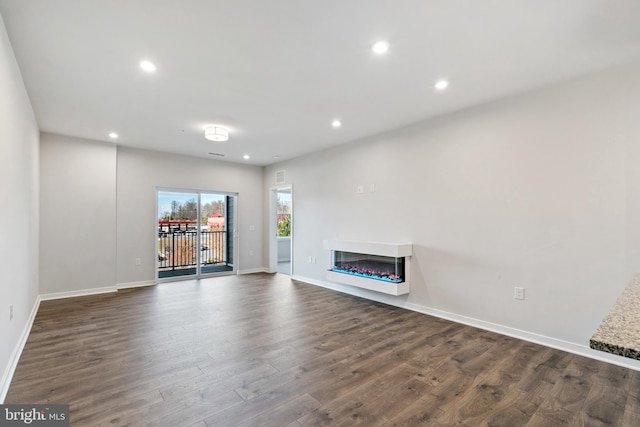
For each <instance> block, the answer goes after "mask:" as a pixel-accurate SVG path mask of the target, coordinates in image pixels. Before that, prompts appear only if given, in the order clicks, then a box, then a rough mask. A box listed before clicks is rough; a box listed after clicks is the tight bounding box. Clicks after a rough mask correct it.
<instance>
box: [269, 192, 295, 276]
mask: <svg viewBox="0 0 640 427" xmlns="http://www.w3.org/2000/svg"><path fill="white" fill-rule="evenodd" d="M269 205H270V209H269V210H270V213H269V221H270V227H269V229H270V233H269V234H270V241H269V248H270V249H269V270H270V271H271V272H278V273H281V274H287V275H291V274H292V272H293V266H292V264H293V263H292V261H293V257H292V254H293V240H292V238H293V233H292V231H293V189H292V187H277V188H273V189H271V197H270V203H269Z"/></svg>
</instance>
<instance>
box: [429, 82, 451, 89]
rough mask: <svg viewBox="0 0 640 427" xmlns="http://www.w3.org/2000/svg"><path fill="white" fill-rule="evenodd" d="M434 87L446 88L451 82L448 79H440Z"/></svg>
mask: <svg viewBox="0 0 640 427" xmlns="http://www.w3.org/2000/svg"><path fill="white" fill-rule="evenodd" d="M433 87H434V88H436V90H445V89H446V88H448V87H449V82H448V81H447V80H438V81H437V82H436V84H434V85H433Z"/></svg>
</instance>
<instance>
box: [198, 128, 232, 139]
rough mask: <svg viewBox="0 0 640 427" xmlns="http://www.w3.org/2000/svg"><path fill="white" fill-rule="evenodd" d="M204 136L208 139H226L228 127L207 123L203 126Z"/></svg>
mask: <svg viewBox="0 0 640 427" xmlns="http://www.w3.org/2000/svg"><path fill="white" fill-rule="evenodd" d="M204 137H205V138H207V139H208V140H209V141H217V142H224V141H228V140H229V129H228V128H226V127H224V126H220V125H208V126H205V127H204Z"/></svg>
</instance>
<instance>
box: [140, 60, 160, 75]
mask: <svg viewBox="0 0 640 427" xmlns="http://www.w3.org/2000/svg"><path fill="white" fill-rule="evenodd" d="M140 68H142V69H143V70H144V71H146V72H147V73H153V72H154V71H156V70H157V69H158V67H156V64H154V63H153V62H151V61H140Z"/></svg>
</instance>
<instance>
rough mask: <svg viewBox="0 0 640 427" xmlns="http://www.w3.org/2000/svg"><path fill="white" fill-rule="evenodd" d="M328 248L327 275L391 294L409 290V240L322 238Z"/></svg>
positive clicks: (329, 277) (348, 283)
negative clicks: (328, 264) (329, 264)
mask: <svg viewBox="0 0 640 427" xmlns="http://www.w3.org/2000/svg"><path fill="white" fill-rule="evenodd" d="M325 249H329V250H331V266H330V268H329V270H328V271H327V278H328V279H329V280H331V281H334V282H337V283H343V284H346V285H351V286H357V287H360V288H365V289H370V290H373V291H377V292H383V293H387V294H391V295H402V294H407V293H409V272H410V264H409V263H410V259H411V253H412V245H411V244H410V243H403V244H398V243H374V242H354V241H341V240H328V241H325Z"/></svg>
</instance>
